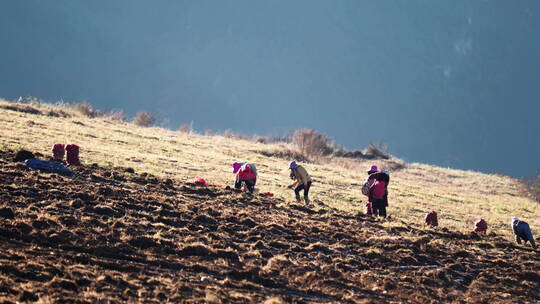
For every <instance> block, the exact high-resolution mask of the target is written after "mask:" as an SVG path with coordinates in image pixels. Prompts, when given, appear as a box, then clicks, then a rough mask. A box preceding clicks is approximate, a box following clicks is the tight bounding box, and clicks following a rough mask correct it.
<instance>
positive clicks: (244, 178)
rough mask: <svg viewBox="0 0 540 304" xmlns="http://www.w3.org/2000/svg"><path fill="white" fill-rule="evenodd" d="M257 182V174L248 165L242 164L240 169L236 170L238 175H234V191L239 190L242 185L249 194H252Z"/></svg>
mask: <svg viewBox="0 0 540 304" xmlns="http://www.w3.org/2000/svg"><path fill="white" fill-rule="evenodd" d="M256 180H257V173H256V171H255V170H253V168H252V167H251V165H250V164H243V165H242V167H240V169H239V170H238V173H236V181H235V183H234V187H235V188H236V189H240V188H241V187H242V183H243V184H245V185H246V187H247V189H248V191H249V192H250V193H253V190H255V183H256Z"/></svg>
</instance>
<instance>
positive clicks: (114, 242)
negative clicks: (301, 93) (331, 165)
mask: <svg viewBox="0 0 540 304" xmlns="http://www.w3.org/2000/svg"><path fill="white" fill-rule="evenodd" d="M12 157H13V153H11V152H0V202H1V203H0V246H1V247H2V252H1V254H0V299H3V300H6V301H11V302H16V301H20V302H35V301H39V303H105V302H107V303H126V302H130V303H173V302H175V303H178V302H183V303H184V302H185V303H201V302H208V303H262V302H265V301H267V302H266V303H307V302H325V303H384V302H388V303H392V302H395V303H403V302H407V303H433V302H436V303H440V302H463V301H465V302H471V303H498V302H512V303H514V302H522V303H532V302H533V301H535V299H536V298H535V296H536V285H537V284H538V281H539V280H540V277H539V273H540V272H539V270H540V256H539V255H538V254H537V253H536V254H535V253H534V252H532V250H530V249H528V248H524V247H521V246H516V245H514V244H512V243H510V240H508V238H506V237H503V236H499V235H495V234H493V233H492V234H489V235H488V237H478V236H474V235H470V234H468V233H460V232H455V231H452V230H450V229H447V228H439V229H423V228H417V227H415V225H409V224H405V223H402V222H401V223H400V224H399V225H396V224H397V223H395V222H393V221H389V222H379V221H375V220H372V219H367V218H364V217H363V216H353V215H351V214H350V213H347V212H344V211H340V210H337V209H334V208H331V207H329V206H327V205H323V204H320V203H318V204H316V205H315V206H314V207H313V208H306V207H305V206H303V205H297V204H287V203H285V201H284V200H283V199H280V198H270V199H269V198H266V197H263V196H251V195H248V194H244V193H241V192H238V191H234V190H230V189H227V188H225V189H219V188H215V187H208V188H206V187H197V186H195V185H194V184H191V183H183V182H178V181H172V180H165V179H161V178H157V177H155V176H153V175H151V174H136V173H130V171H131V170H127V168H122V167H114V168H102V167H99V166H97V165H93V166H84V167H80V168H74V171H75V174H74V175H72V176H63V175H59V174H51V173H42V172H37V171H30V170H28V169H27V168H26V167H25V166H24V165H23V164H21V163H16V162H13V161H12Z"/></svg>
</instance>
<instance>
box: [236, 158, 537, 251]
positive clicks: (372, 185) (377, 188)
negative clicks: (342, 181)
mask: <svg viewBox="0 0 540 304" xmlns="http://www.w3.org/2000/svg"><path fill="white" fill-rule="evenodd" d="M289 169H290V170H291V171H290V175H289V176H290V178H291V179H293V180H294V183H292V184H291V185H289V186H288V188H289V189H294V194H295V198H296V201H297V202H301V201H302V199H301V196H300V192H301V191H303V194H304V202H305V203H306V204H309V203H310V199H309V189H310V188H311V184H312V179H311V177H310V176H309V174H308V172H307V170H306V169H305V168H304V167H303V166H301V165H299V164H297V163H296V162H295V161H292V162H291V163H290V164H289ZM232 173H233V174H235V182H234V187H235V188H236V189H241V188H242V187H245V189H246V190H247V191H249V192H250V193H253V192H254V190H255V184H256V183H257V169H256V168H255V165H253V164H252V163H241V162H234V163H233V164H232ZM367 174H368V177H367V179H366V181H365V182H364V184H363V186H362V190H361V192H362V194H363V195H365V196H367V198H368V199H367V201H366V204H365V214H366V215H367V216H372V215H374V216H380V217H382V218H386V207H388V184H389V182H390V174H389V172H388V171H385V170H383V171H379V168H378V167H377V166H376V165H372V166H371V167H370V168H369V170H368V171H367ZM511 222H512V231H513V232H514V235H515V237H516V242H517V243H518V244H521V241H522V240H523V241H524V242H525V243H526V242H529V243H530V244H531V246H532V247H533V248H535V249H536V248H537V245H536V242H535V240H534V237H533V235H532V232H531V228H530V227H529V224H528V223H526V222H525V221H523V220H520V219H519V218H517V217H512V221H511Z"/></svg>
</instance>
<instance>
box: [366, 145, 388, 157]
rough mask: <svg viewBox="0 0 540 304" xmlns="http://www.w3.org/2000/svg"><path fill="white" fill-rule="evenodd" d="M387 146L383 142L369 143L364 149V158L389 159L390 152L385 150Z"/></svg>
mask: <svg viewBox="0 0 540 304" xmlns="http://www.w3.org/2000/svg"><path fill="white" fill-rule="evenodd" d="M387 149H388V147H387V146H386V145H385V144H384V143H382V142H381V143H369V145H368V147H367V148H366V149H365V150H364V152H363V153H364V158H365V159H390V154H388V153H387V152H386V151H387Z"/></svg>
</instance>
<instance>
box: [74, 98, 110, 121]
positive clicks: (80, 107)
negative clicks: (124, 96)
mask: <svg viewBox="0 0 540 304" xmlns="http://www.w3.org/2000/svg"><path fill="white" fill-rule="evenodd" d="M73 110H75V111H77V112H79V113H81V114H82V115H84V116H86V117H89V118H96V117H100V116H103V113H102V112H101V111H99V110H97V109H94V107H93V106H92V105H91V104H90V103H89V102H87V101H81V102H79V103H76V104H74V105H73Z"/></svg>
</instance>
